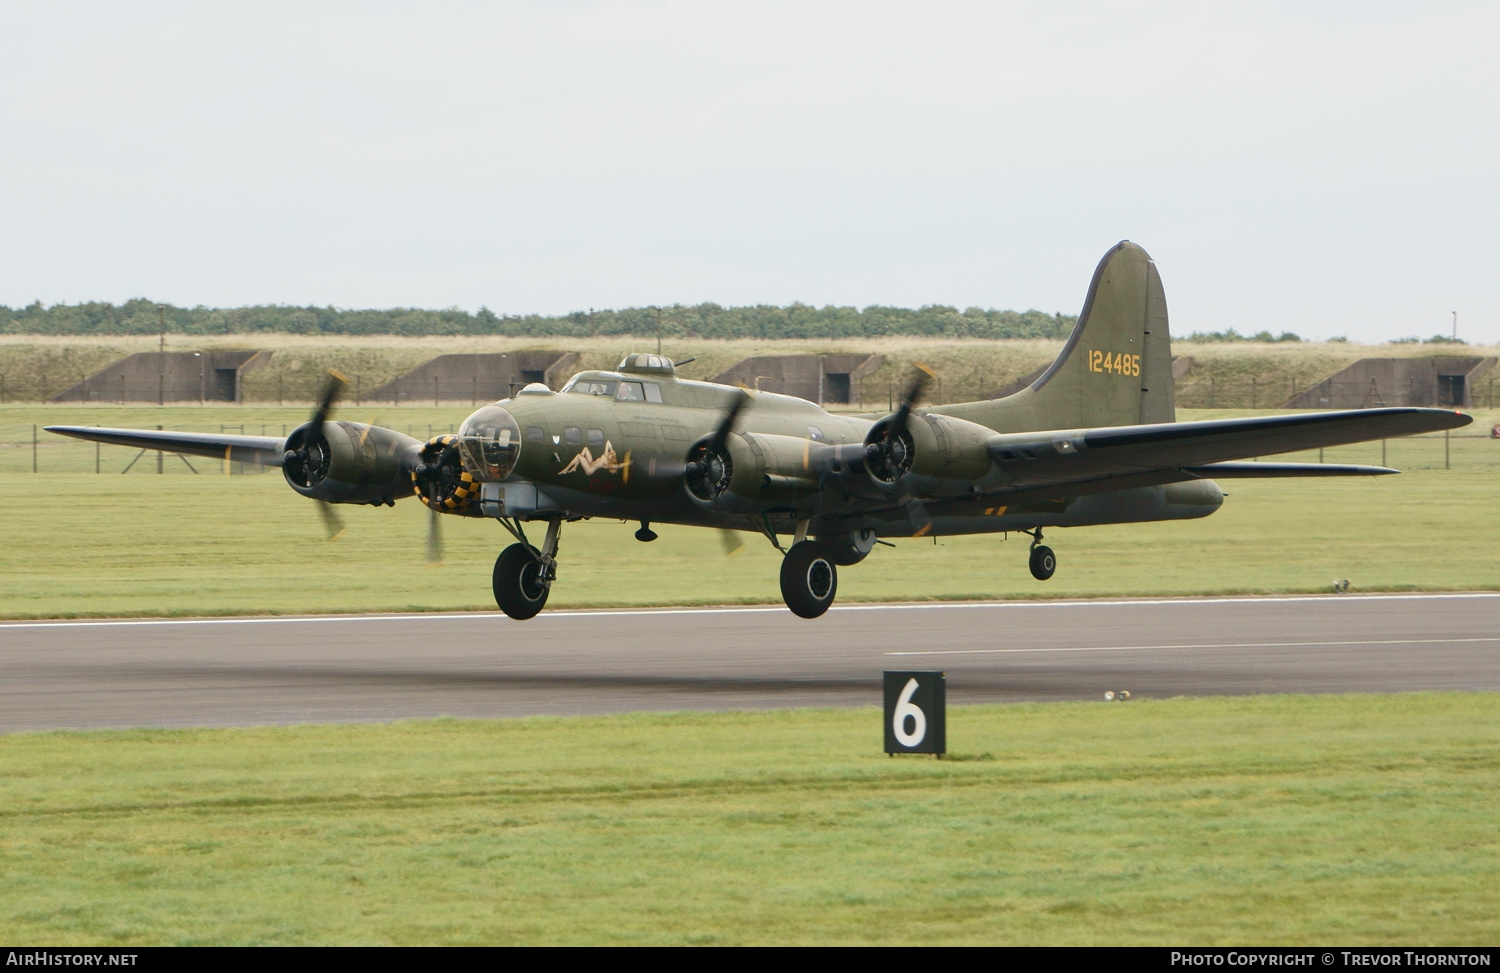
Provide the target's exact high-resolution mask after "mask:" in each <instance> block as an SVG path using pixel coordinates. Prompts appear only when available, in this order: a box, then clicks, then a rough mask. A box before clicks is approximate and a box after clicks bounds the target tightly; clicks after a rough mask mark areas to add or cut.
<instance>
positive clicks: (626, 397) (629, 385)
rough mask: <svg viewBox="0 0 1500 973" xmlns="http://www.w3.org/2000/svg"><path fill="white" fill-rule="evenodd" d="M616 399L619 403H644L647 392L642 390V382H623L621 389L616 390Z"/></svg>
mask: <svg viewBox="0 0 1500 973" xmlns="http://www.w3.org/2000/svg"><path fill="white" fill-rule="evenodd" d="M615 399H616V401H619V402H644V401H646V392H645V390H644V389H642V388H641V383H640V382H621V383H620V387H619V388H618V389H616V390H615Z"/></svg>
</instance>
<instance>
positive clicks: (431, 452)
mask: <svg viewBox="0 0 1500 973" xmlns="http://www.w3.org/2000/svg"><path fill="white" fill-rule="evenodd" d="M421 457H422V461H421V462H420V463H419V464H418V465H417V468H416V469H415V470H414V471H413V475H414V478H415V480H416V484H417V489H418V490H419V491H420V492H421V494H422V501H423V503H425V504H426V505H427V511H428V513H427V561H428V563H429V564H440V563H442V560H443V529H442V521H441V520H440V519H439V509H440V508H441V507H442V506H443V504H444V502H445V501H446V500H447V499H448V498H449V497H451V496H453V493H454V490H455V489H456V487H457V485H458V484H459V481H460V480H461V479H462V474H463V468H464V467H463V459H462V458H461V457H460V456H459V455H458V443H457V441H456V440H455V441H453V442H442V441H438V442H431V443H428V444H427V445H426V446H423V447H422V453H421Z"/></svg>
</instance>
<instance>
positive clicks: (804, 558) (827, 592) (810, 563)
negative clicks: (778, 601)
mask: <svg viewBox="0 0 1500 973" xmlns="http://www.w3.org/2000/svg"><path fill="white" fill-rule="evenodd" d="M838 590H839V570H838V568H836V567H835V566H834V564H833V561H831V560H830V559H829V557H828V552H827V551H826V550H824V548H823V546H822V545H821V544H819V543H817V542H816V541H803V542H802V543H800V544H793V545H792V549H791V550H790V551H787V552H786V557H784V558H782V559H781V597H782V599H783V600H785V601H786V606H787V607H788V608H790V609H791V610H792V611H793V612H794V613H795V614H797V615H800V616H802V617H803V618H817V617H818V616H819V615H821V614H823V613H824V612H826V611H827V610H828V606H829V605H831V604H833V596H834V595H835V594H836V593H837V592H838Z"/></svg>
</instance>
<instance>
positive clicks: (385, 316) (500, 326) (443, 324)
mask: <svg viewBox="0 0 1500 973" xmlns="http://www.w3.org/2000/svg"><path fill="white" fill-rule="evenodd" d="M1077 321H1078V318H1077V316H1076V315H1068V314H1060V313H1059V314H1047V313H1045V312H1043V311H1036V310H1031V311H997V310H993V309H984V308H977V307H971V308H966V309H964V310H962V311H960V310H959V309H958V308H955V307H946V306H943V305H930V306H928V307H922V308H916V309H912V308H900V307H884V306H880V305H872V306H870V307H866V308H855V307H836V306H832V305H829V306H825V307H813V306H811V305H807V304H789V305H787V306H785V307H778V306H775V305H765V304H761V305H755V306H750V307H723V306H721V305H718V304H694V305H680V304H679V305H673V306H671V307H662V308H654V307H631V308H623V309H618V310H602V311H596V310H589V311H575V312H573V313H571V314H562V315H545V314H521V315H512V314H496V313H494V312H493V311H491V310H490V309H489V308H485V307H481V308H480V309H479V310H478V311H477V312H475V313H470V312H468V311H464V310H461V309H459V308H448V309H446V310H425V309H421V308H390V309H387V310H348V309H343V308H334V307H288V306H283V305H260V306H256V307H240V308H210V307H201V306H200V307H176V306H173V305H171V304H157V303H156V302H154V301H148V300H144V299H137V300H131V301H126V302H125V303H123V304H108V303H102V302H91V303H84V304H53V305H51V306H44V305H43V304H42V303H41V302H40V301H38V302H36V303H33V304H31V305H29V306H28V307H23V308H15V309H13V308H9V307H6V306H4V305H0V334H38V335H96V336H100V337H103V336H106V335H140V334H156V333H157V332H159V331H162V330H165V331H167V332H170V333H173V334H204V335H213V334H255V333H266V332H277V333H284V334H326V335H408V336H414V337H415V336H427V335H504V336H510V337H532V336H536V337H544V336H545V337H573V338H584V337H590V338H592V337H610V336H616V335H619V336H627V335H635V336H641V337H650V336H654V335H656V334H657V333H658V331H659V333H660V334H661V335H663V336H665V337H682V338H866V337H878V336H882V335H917V336H922V337H951V338H1065V337H1067V335H1068V333H1069V332H1070V331H1071V330H1072V329H1073V325H1074V324H1076V323H1077Z"/></svg>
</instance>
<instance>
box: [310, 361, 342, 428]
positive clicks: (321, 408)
mask: <svg viewBox="0 0 1500 973" xmlns="http://www.w3.org/2000/svg"><path fill="white" fill-rule="evenodd" d="M348 384H349V379H348V377H346V376H345V375H344V373H343V372H341V371H339V370H338V369H336V368H330V369H329V370H328V383H327V384H326V385H324V386H323V393H322V394H321V395H320V396H318V405H317V408H315V409H313V414H312V424H313V428H314V429H322V428H323V423H325V422H327V421H328V413H330V412H332V411H333V403H334V400H335V399H337V398H338V396H339V391H340V389H341V388H342V387H343V386H345V385H348Z"/></svg>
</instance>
